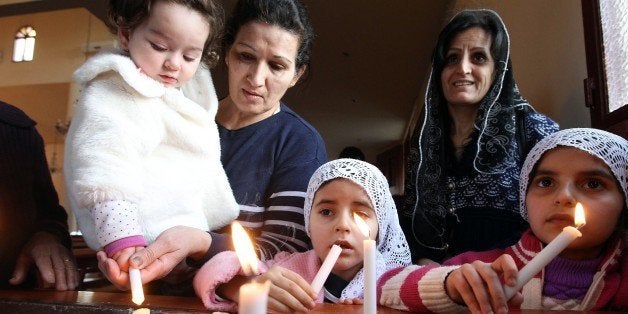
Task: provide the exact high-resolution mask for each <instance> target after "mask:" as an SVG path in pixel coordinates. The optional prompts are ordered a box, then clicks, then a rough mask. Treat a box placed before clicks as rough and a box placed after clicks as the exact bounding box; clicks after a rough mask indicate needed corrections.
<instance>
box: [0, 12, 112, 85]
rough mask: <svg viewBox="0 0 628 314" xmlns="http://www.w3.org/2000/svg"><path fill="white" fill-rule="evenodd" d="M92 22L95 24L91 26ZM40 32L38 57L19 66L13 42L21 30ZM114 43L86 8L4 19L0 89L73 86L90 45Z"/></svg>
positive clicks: (0, 21) (0, 25)
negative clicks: (43, 85) (64, 84)
mask: <svg viewBox="0 0 628 314" xmlns="http://www.w3.org/2000/svg"><path fill="white" fill-rule="evenodd" d="M90 19H91V23H90ZM24 25H31V26H33V27H34V28H35V30H36V31H37V37H36V42H35V57H34V60H33V61H31V62H20V63H15V62H13V61H11V57H12V54H13V38H15V33H16V32H17V31H18V30H19V28H20V27H22V26H24ZM88 39H89V41H90V42H101V41H106V40H112V39H113V36H112V35H111V34H109V32H108V30H107V28H106V27H105V25H104V23H102V22H101V21H100V20H99V19H97V18H96V17H94V16H93V15H91V14H90V13H89V12H88V11H87V10H85V9H83V8H78V9H69V10H59V11H52V12H43V13H35V14H27V15H17V16H8V17H2V18H0V52H2V55H3V56H4V57H3V58H2V60H0V73H2V75H1V76H0V86H15V85H31V84H48V83H61V82H68V83H69V82H70V80H71V78H72V73H73V72H74V70H75V69H76V68H77V67H78V66H79V65H81V63H83V61H85V54H84V53H83V46H84V45H85V44H86V43H87V42H88Z"/></svg>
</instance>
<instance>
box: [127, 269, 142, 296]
mask: <svg viewBox="0 0 628 314" xmlns="http://www.w3.org/2000/svg"><path fill="white" fill-rule="evenodd" d="M129 281H130V282H131V300H132V301H133V303H135V304H137V305H140V304H142V303H143V302H144V290H143V289H142V275H141V274H140V270H139V269H137V268H133V267H129Z"/></svg>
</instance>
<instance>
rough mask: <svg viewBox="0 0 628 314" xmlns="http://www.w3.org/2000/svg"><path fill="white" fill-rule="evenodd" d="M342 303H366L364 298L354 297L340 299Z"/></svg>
mask: <svg viewBox="0 0 628 314" xmlns="http://www.w3.org/2000/svg"><path fill="white" fill-rule="evenodd" d="M340 304H347V305H352V304H364V300H362V299H360V298H354V299H340Z"/></svg>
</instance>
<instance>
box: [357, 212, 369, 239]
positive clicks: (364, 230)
mask: <svg viewBox="0 0 628 314" xmlns="http://www.w3.org/2000/svg"><path fill="white" fill-rule="evenodd" d="M353 220H355V223H356V224H357V225H358V228H359V229H360V232H362V234H363V235H364V236H365V237H367V238H368V239H370V238H371V237H370V235H371V230H370V228H369V225H368V224H367V223H366V221H364V219H362V217H360V215H358V214H356V213H353Z"/></svg>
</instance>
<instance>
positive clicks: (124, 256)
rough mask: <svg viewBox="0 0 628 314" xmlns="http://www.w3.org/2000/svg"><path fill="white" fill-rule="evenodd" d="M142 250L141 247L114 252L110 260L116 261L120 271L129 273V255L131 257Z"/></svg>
mask: <svg viewBox="0 0 628 314" xmlns="http://www.w3.org/2000/svg"><path fill="white" fill-rule="evenodd" d="M143 248H144V247H143V246H132V247H128V248H126V249H122V250H120V251H118V252H116V253H115V254H113V256H112V257H111V258H112V259H114V260H115V261H116V263H117V264H118V267H120V270H121V271H125V272H129V258H130V257H131V255H133V253H135V252H137V251H139V250H141V249H143Z"/></svg>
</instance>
